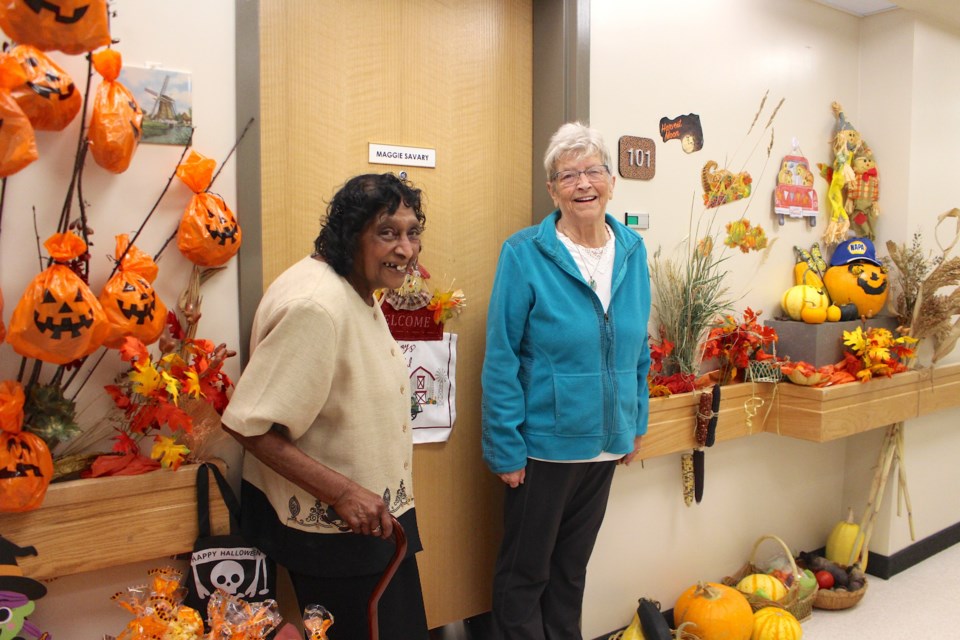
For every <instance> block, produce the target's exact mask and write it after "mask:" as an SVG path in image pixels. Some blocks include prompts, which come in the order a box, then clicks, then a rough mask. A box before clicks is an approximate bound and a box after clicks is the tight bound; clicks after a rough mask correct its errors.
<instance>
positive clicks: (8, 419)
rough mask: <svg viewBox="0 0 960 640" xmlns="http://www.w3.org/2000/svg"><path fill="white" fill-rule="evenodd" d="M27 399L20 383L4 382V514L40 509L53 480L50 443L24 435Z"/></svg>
mask: <svg viewBox="0 0 960 640" xmlns="http://www.w3.org/2000/svg"><path fill="white" fill-rule="evenodd" d="M25 400H26V398H25V396H24V393H23V388H22V387H21V386H20V383H19V382H13V381H11V380H5V381H3V382H0V511H4V512H17V511H30V510H31V509H36V508H37V507H39V506H40V504H41V503H42V502H43V498H44V497H45V496H46V495H47V487H48V486H50V480H51V479H52V478H53V456H51V455H50V449H49V447H47V443H46V442H44V441H43V438H40V437H39V436H37V435H34V434H32V433H30V432H28V431H23V430H22V429H23V404H24V402H25Z"/></svg>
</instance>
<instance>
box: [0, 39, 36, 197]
mask: <svg viewBox="0 0 960 640" xmlns="http://www.w3.org/2000/svg"><path fill="white" fill-rule="evenodd" d="M26 81H27V76H26V74H25V73H24V72H23V69H22V68H21V67H20V63H19V62H17V59H16V58H14V57H13V56H11V55H10V54H7V53H3V54H0V122H2V123H3V126H0V178H6V177H7V176H9V175H12V174H14V173H16V172H17V171H20V170H21V169H23V168H24V167H25V166H27V165H28V164H30V163H31V162H33V161H34V160H36V159H37V157H38V156H37V140H36V136H35V135H34V133H33V126H32V125H31V124H30V119H29V118H27V115H26V114H25V113H24V112H23V109H21V108H20V105H19V104H17V101H16V100H15V99H14V97H13V95H12V94H11V91H12V90H13V89H14V88H16V87H19V86H20V85H22V84H24V83H25V82H26Z"/></svg>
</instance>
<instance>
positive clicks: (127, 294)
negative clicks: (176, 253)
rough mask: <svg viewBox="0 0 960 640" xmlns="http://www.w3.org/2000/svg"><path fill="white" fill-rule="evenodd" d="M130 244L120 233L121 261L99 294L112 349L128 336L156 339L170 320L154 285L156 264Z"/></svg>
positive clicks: (144, 340)
mask: <svg viewBox="0 0 960 640" xmlns="http://www.w3.org/2000/svg"><path fill="white" fill-rule="evenodd" d="M128 245H129V241H128V238H127V236H126V235H118V236H117V253H116V255H117V260H118V261H120V260H121V259H122V264H119V265H118V267H117V272H116V273H115V274H113V276H112V277H111V278H110V279H109V280H108V281H107V283H106V284H105V285H104V286H103V291H102V292H101V293H100V304H101V305H103V311H104V313H105V314H106V316H107V321H108V322H109V324H110V334H109V335H108V336H107V338H106V339H105V340H104V344H105V345H106V346H108V347H112V348H118V347H120V345H121V344H122V343H123V339H124V338H125V337H127V336H133V337H134V338H137V339H138V340H140V341H141V342H143V343H144V344H152V343H154V342H156V341H157V339H158V338H159V337H160V334H161V333H163V328H164V325H165V323H166V319H167V307H166V305H164V304H163V301H162V300H160V298H159V297H158V296H157V292H156V290H155V289H154V288H153V284H152V283H153V280H154V279H155V278H156V277H157V265H156V263H155V262H154V261H153V258H151V257H150V256H149V255H147V254H146V253H144V252H143V251H141V250H140V249H139V248H138V247H136V246H135V245H134V246H129V248H128Z"/></svg>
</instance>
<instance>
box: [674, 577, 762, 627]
mask: <svg viewBox="0 0 960 640" xmlns="http://www.w3.org/2000/svg"><path fill="white" fill-rule="evenodd" d="M673 621H674V623H675V624H676V625H677V626H679V625H681V624H683V623H684V622H692V623H693V624H695V625H696V626H694V627H691V631H692V632H693V633H695V634H697V636H698V637H699V638H700V640H750V635H751V634H752V633H753V609H752V608H751V607H750V603H749V602H748V601H747V598H746V596H744V595H743V594H742V593H740V592H739V591H737V590H736V589H734V588H733V587H728V586H726V585H723V584H719V583H716V582H708V583H706V584H704V583H702V582H699V583H697V584H695V585H693V586H692V587H690V588H689V589H687V590H686V591H684V592H683V593H681V594H680V597H679V598H677V603H676V605H674V607H673Z"/></svg>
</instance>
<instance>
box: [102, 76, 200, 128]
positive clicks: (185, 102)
mask: <svg viewBox="0 0 960 640" xmlns="http://www.w3.org/2000/svg"><path fill="white" fill-rule="evenodd" d="M120 81H121V82H123V83H124V85H125V86H126V87H127V88H128V89H130V91H132V92H133V95H134V97H135V98H136V99H137V102H138V103H139V104H140V106H141V107H142V108H143V112H144V113H143V138H142V139H141V140H140V142H141V143H142V144H173V145H185V144H188V143H189V142H190V138H191V136H192V135H193V104H192V86H191V81H190V74H189V73H186V72H182V71H172V70H169V69H160V68H143V67H124V68H123V69H122V70H121V72H120Z"/></svg>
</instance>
